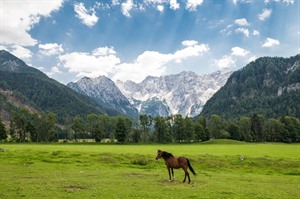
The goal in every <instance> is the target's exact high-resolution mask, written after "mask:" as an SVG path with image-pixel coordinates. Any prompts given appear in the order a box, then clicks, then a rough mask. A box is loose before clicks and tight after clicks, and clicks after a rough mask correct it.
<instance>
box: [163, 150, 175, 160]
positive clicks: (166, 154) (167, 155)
mask: <svg viewBox="0 0 300 199" xmlns="http://www.w3.org/2000/svg"><path fill="white" fill-rule="evenodd" d="M162 157H165V158H169V157H174V155H173V154H172V153H168V152H166V151H164V152H163V153H162Z"/></svg>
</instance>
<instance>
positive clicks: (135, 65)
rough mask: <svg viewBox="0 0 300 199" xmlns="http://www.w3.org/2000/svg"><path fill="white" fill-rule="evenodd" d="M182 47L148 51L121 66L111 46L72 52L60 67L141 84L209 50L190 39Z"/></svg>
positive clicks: (85, 74) (62, 61)
mask: <svg viewBox="0 0 300 199" xmlns="http://www.w3.org/2000/svg"><path fill="white" fill-rule="evenodd" d="M182 45H183V48H182V49H179V50H177V51H175V52H174V53H168V54H163V53H160V52H156V51H145V52H143V53H142V54H140V55H139V56H137V58H136V59H135V60H134V61H132V62H130V63H121V61H120V59H119V58H118V57H117V53H116V51H115V50H114V49H113V48H112V47H100V48H97V49H95V50H94V51H93V52H92V53H85V52H72V53H68V54H64V55H60V56H59V61H60V65H62V66H63V67H65V68H67V69H68V70H69V71H70V72H74V73H76V74H77V76H78V77H82V76H88V77H97V76H99V75H105V76H108V77H110V78H111V79H113V80H122V81H125V80H132V81H135V82H140V81H142V80H143V79H144V78H145V77H146V76H148V75H153V76H159V75H163V74H165V72H166V70H167V67H169V66H171V65H174V63H180V62H183V61H185V60H187V59H189V58H191V57H197V56H201V55H203V54H204V53H206V52H208V51H209V50H210V49H209V47H208V45H206V44H198V42H197V41H193V40H187V41H183V42H182Z"/></svg>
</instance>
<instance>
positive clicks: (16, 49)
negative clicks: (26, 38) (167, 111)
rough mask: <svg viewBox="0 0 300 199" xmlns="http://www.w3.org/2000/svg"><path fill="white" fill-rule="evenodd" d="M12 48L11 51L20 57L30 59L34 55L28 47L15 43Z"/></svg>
mask: <svg viewBox="0 0 300 199" xmlns="http://www.w3.org/2000/svg"><path fill="white" fill-rule="evenodd" d="M11 48H12V50H11V53H12V54H14V55H15V56H16V57H18V58H20V59H25V60H30V59H31V57H32V52H31V51H30V50H29V49H27V48H24V47H22V46H19V45H13V46H12V47H11Z"/></svg>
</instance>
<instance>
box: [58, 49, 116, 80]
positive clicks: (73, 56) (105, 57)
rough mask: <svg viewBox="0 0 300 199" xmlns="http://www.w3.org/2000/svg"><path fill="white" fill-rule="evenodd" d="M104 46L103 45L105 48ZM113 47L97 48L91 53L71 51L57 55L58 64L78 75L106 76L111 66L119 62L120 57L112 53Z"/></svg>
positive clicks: (111, 68)
mask: <svg viewBox="0 0 300 199" xmlns="http://www.w3.org/2000/svg"><path fill="white" fill-rule="evenodd" d="M105 48H106V47H104V49H105ZM113 52H114V50H113V49H106V53H105V50H103V48H98V49H95V50H94V51H93V53H92V54H90V53H84V52H72V53H68V54H64V55H60V56H59V60H60V62H61V63H60V64H61V65H62V66H63V67H65V68H67V69H69V71H70V72H74V73H77V76H78V77H83V76H88V77H98V76H99V75H105V76H108V74H109V73H110V72H111V71H112V70H113V68H114V67H115V66H116V65H117V64H120V59H119V58H118V57H117V56H116V55H115V54H114V53H113Z"/></svg>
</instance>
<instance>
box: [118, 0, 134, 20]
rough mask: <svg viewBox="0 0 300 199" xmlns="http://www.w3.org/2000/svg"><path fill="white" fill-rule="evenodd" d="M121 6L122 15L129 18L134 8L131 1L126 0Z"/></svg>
mask: <svg viewBox="0 0 300 199" xmlns="http://www.w3.org/2000/svg"><path fill="white" fill-rule="evenodd" d="M121 6H122V13H123V15H125V16H126V17H131V15H130V11H131V10H132V9H133V8H134V4H133V2H132V0H127V1H126V2H123V3H122V4H121Z"/></svg>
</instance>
